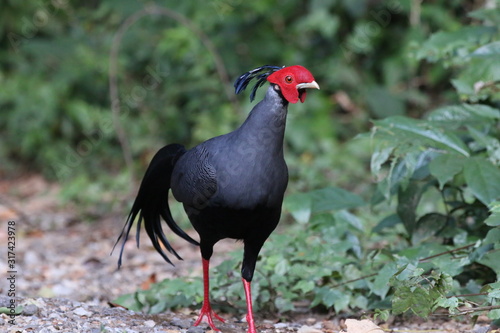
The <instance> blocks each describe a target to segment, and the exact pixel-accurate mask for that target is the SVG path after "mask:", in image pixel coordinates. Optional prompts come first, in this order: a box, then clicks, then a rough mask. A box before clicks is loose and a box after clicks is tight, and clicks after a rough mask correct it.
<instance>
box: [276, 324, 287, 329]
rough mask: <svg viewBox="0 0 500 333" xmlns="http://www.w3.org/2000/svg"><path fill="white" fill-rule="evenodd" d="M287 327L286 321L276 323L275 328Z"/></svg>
mask: <svg viewBox="0 0 500 333" xmlns="http://www.w3.org/2000/svg"><path fill="white" fill-rule="evenodd" d="M287 327H288V324H286V323H277V324H274V328H277V329H280V328H287Z"/></svg>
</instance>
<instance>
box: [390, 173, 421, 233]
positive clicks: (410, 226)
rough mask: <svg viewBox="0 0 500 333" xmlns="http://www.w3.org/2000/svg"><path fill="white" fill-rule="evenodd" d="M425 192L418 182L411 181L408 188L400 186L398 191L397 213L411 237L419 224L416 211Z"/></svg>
mask: <svg viewBox="0 0 500 333" xmlns="http://www.w3.org/2000/svg"><path fill="white" fill-rule="evenodd" d="M423 190H424V187H423V186H421V185H420V182H417V181H410V183H409V184H408V186H407V187H406V188H403V187H402V186H400V187H399V190H398V207H397V209H396V211H397V213H398V216H399V218H400V219H401V221H403V225H404V226H405V229H406V231H407V232H408V235H410V236H412V234H413V231H414V230H415V227H416V224H417V220H416V218H417V212H416V209H417V206H418V203H419V202H420V198H421V197H422V193H423Z"/></svg>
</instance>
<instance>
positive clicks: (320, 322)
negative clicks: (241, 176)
mask: <svg viewBox="0 0 500 333" xmlns="http://www.w3.org/2000/svg"><path fill="white" fill-rule="evenodd" d="M57 190H58V189H57V187H56V186H54V185H50V184H47V183H46V182H45V181H43V180H42V179H41V178H39V177H31V178H28V179H25V180H24V181H23V182H22V183H21V184H19V182H18V181H17V182H9V181H0V226H1V228H0V240H1V241H0V244H1V245H2V247H1V248H0V256H1V257H0V277H1V278H0V312H2V311H1V310H2V307H3V310H4V311H5V308H8V307H9V305H10V302H11V299H12V298H11V297H8V296H7V295H8V293H9V292H10V281H9V280H7V278H6V277H5V278H4V277H3V276H7V277H8V276H9V274H5V275H4V272H8V271H9V270H10V268H9V267H8V266H7V265H8V261H7V256H8V255H7V249H6V246H4V244H5V242H4V240H6V239H7V237H8V228H7V223H6V222H7V221H16V224H15V228H16V235H15V238H16V239H15V241H16V244H15V251H14V252H15V267H14V269H15V271H16V273H15V294H16V297H15V298H14V301H15V304H16V306H18V312H19V314H18V315H16V316H15V317H14V318H13V319H12V318H10V316H8V315H7V314H5V313H1V314H0V332H8V333H17V332H44V333H45V332H68V333H73V332H85V333H87V332H89V333H90V332H92V333H97V332H120V333H123V332H127V333H134V332H171V333H173V332H183V333H184V332H188V333H201V332H205V331H210V330H209V328H208V326H206V325H205V326H200V327H192V326H191V325H192V323H193V322H194V320H195V319H196V316H197V312H196V311H193V310H190V309H184V310H181V311H177V312H175V313H174V312H165V313H162V314H159V315H147V314H142V313H135V312H133V311H129V310H126V309H123V308H120V307H111V306H110V302H112V301H113V300H114V299H115V298H116V297H118V296H120V295H122V294H125V293H131V292H134V291H135V290H136V289H137V288H140V287H141V286H142V287H147V285H148V284H149V283H150V282H151V281H155V280H156V281H161V280H162V279H164V278H172V277H180V276H186V275H193V274H199V275H201V265H200V258H199V252H198V249H197V248H196V247H194V246H192V245H190V244H188V243H186V242H178V243H174V246H175V248H176V249H177V250H178V252H179V254H180V255H181V256H182V257H183V258H184V261H182V262H179V263H177V264H176V265H177V266H176V267H172V266H170V265H168V264H166V263H165V262H164V261H163V259H162V258H161V257H160V256H159V255H158V254H157V253H156V252H155V250H154V249H153V248H152V246H150V244H149V242H148V241H147V240H146V238H145V237H144V238H143V239H144V242H143V243H142V244H141V248H140V249H137V248H136V246H135V244H134V242H133V241H129V242H127V244H126V246H125V255H124V260H123V266H122V268H121V269H120V270H117V266H116V263H117V253H115V254H114V255H113V256H110V251H111V249H112V247H113V244H114V241H115V240H116V237H117V235H118V234H119V232H120V231H121V228H122V227H123V223H124V220H123V217H124V215H125V214H123V216H116V217H114V218H111V217H110V218H105V219H100V220H99V221H98V222H93V223H89V222H85V221H81V220H80V219H79V218H78V214H76V213H73V212H71V210H70V209H67V208H66V209H65V208H64V207H63V208H61V207H60V206H59V205H58V204H57V201H56V200H54V197H55V194H56V193H57ZM21 208H22V209H21ZM80 215H81V214H80ZM25 216H28V218H27V219H26V218H25ZM235 246H238V244H235V243H234V242H231V241H227V242H222V243H221V244H218V245H217V246H216V249H215V253H216V254H218V255H216V258H214V265H216V264H217V261H220V260H222V257H221V253H224V252H226V251H228V250H229V249H231V248H233V247H235ZM221 315H222V317H224V318H225V319H226V323H225V324H219V325H218V327H219V328H220V329H221V330H222V331H223V332H246V323H244V322H241V319H242V318H236V317H232V315H230V314H221ZM242 317H244V316H243V315H242ZM12 320H14V322H15V323H14V324H13V322H12ZM256 322H257V327H258V330H259V332H263V333H267V332H276V333H288V332H298V333H320V332H324V333H333V332H340V331H341V330H342V329H346V326H345V324H344V321H343V319H341V318H337V317H329V316H326V315H323V316H320V315H316V314H310V313H305V314H292V315H290V316H288V317H280V318H271V319H269V318H260V317H259V314H257V316H256ZM469 323H470V321H465V322H458V321H442V320H433V321H422V320H420V321H416V320H412V321H411V322H402V323H399V322H390V323H385V324H384V325H380V326H381V327H382V328H384V330H385V331H387V332H399V333H404V332H422V333H424V332H433V333H440V332H468V333H469V332H470V333H486V332H487V329H488V321H487V319H486V318H482V317H480V319H479V320H478V323H477V324H476V325H475V326H472V325H471V324H469ZM202 325H203V324H202ZM351 331H352V332H350V333H353V332H354V333H364V332H362V331H359V330H351ZM373 333H375V331H374V332H373Z"/></svg>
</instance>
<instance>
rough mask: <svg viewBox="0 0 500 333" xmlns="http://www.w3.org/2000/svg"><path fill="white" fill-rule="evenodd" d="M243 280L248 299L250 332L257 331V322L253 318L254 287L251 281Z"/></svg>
mask: <svg viewBox="0 0 500 333" xmlns="http://www.w3.org/2000/svg"><path fill="white" fill-rule="evenodd" d="M241 280H242V281H243V287H244V288H245V296H246V300H247V323H248V333H257V330H256V329H255V322H254V320H253V310H252V288H251V286H250V282H248V281H247V280H245V279H241Z"/></svg>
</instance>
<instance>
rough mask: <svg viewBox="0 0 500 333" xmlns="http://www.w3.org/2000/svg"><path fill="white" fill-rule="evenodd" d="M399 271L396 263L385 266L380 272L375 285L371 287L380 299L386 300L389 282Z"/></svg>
mask: <svg viewBox="0 0 500 333" xmlns="http://www.w3.org/2000/svg"><path fill="white" fill-rule="evenodd" d="M397 271H398V267H397V266H396V264H395V263H389V264H387V265H384V266H383V267H382V269H381V270H380V271H379V272H378V274H377V276H376V277H375V280H374V281H373V285H372V286H371V291H372V292H373V293H374V294H375V295H378V296H380V298H385V296H386V295H387V293H388V292H389V288H390V286H389V280H390V278H391V277H392V276H393V275H394V274H395V273H396V272H397Z"/></svg>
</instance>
